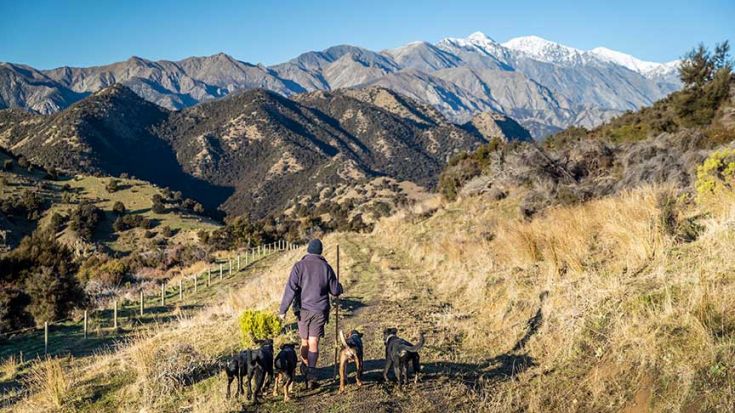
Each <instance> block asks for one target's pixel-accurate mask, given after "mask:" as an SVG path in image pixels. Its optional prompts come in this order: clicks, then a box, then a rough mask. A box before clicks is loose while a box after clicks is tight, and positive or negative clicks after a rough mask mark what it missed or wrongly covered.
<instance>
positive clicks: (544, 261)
mask: <svg viewBox="0 0 735 413" xmlns="http://www.w3.org/2000/svg"><path fill="white" fill-rule="evenodd" d="M666 191H670V189H669V188H643V189H640V190H636V191H633V192H629V193H625V194H622V195H620V196H616V197H611V198H606V199H600V200H596V201H592V202H588V203H585V204H581V205H576V206H568V207H558V208H552V209H549V210H547V211H545V212H544V213H543V215H541V216H537V217H535V218H534V219H533V220H531V221H527V220H524V219H522V218H521V217H520V215H519V213H518V200H519V199H521V198H522V194H516V195H515V196H513V195H512V196H510V197H508V198H506V199H504V200H502V201H488V200H486V199H482V198H466V199H463V200H460V201H458V202H457V203H453V204H450V205H445V206H443V207H439V209H438V210H437V212H436V213H435V214H434V215H433V216H432V217H431V218H428V219H427V218H422V219H409V218H411V217H412V216H415V214H398V215H396V216H393V217H390V218H386V219H383V220H382V221H381V222H380V223H379V224H378V225H377V227H376V229H375V231H374V232H373V233H372V234H368V235H356V234H335V235H330V236H328V237H327V238H326V239H325V240H324V242H325V245H327V246H332V245H334V244H335V243H336V242H337V240H342V241H345V240H349V241H350V243H352V244H354V245H357V247H355V248H354V249H353V250H352V251H351V252H348V253H345V254H344V255H343V267H342V268H343V282H344V283H345V285H346V286H348V288H349V286H350V285H352V283H358V282H360V277H365V278H364V279H367V278H368V276H367V274H366V273H365V274H361V273H360V271H366V272H367V271H377V272H378V274H373V275H372V276H371V277H373V278H370V279H371V280H373V281H372V282H373V283H374V284H375V285H374V286H373V287H372V288H375V289H377V290H379V291H380V297H381V299H388V300H392V301H394V302H401V303H403V302H409V301H408V300H411V299H412V297H414V296H421V294H419V293H420V292H425V291H430V292H431V296H432V297H434V298H435V299H436V300H438V301H439V303H431V304H442V306H441V307H439V308H441V310H433V309H434V308H437V306H434V307H429V306H428V304H430V303H423V302H421V301H420V300H416V301H410V302H412V303H413V304H412V306H421V305H424V304H426V305H427V308H431V309H432V310H429V311H433V312H431V313H430V314H428V315H427V317H428V318H429V320H430V322H431V323H434V326H435V327H436V328H437V329H438V330H442V331H452V332H456V333H457V334H456V336H457V337H459V338H460V342H459V347H458V348H454V347H453V348H452V350H451V351H448V352H447V353H446V354H445V355H444V356H442V357H443V359H442V360H440V361H451V362H460V363H472V364H475V365H476V366H477V367H476V368H475V369H474V371H473V374H474V376H471V377H468V378H467V383H469V384H470V385H471V386H470V388H471V391H469V393H468V392H467V390H466V389H465V388H464V387H461V388H454V387H451V386H450V385H447V386H448V387H446V390H447V391H446V392H440V394H444V395H445V397H447V398H452V397H458V398H468V399H470V403H471V404H472V406H474V408H475V409H474V410H480V411H530V412H546V411H563V412H567V411H579V412H588V411H596V412H608V411H609V412H616V411H646V410H651V411H727V409H728V408H730V407H731V406H733V405H735V275H733V274H735V249H733V248H732V246H733V245H735V203H734V202H733V201H732V198H729V197H723V198H722V199H721V200H720V201H719V203H718V204H717V207H716V208H710V206H697V205H690V206H685V207H684V208H685V210H684V211H682V215H684V216H692V215H697V214H700V213H708V215H706V216H707V217H706V218H705V219H704V220H703V221H702V222H701V223H702V224H703V226H704V228H705V230H704V232H703V233H702V234H701V235H700V236H699V238H698V239H697V240H696V241H693V242H691V243H682V242H679V241H677V240H676V239H674V238H673V237H671V236H670V235H667V234H666V231H664V230H663V228H661V227H660V225H661V219H660V213H661V211H660V210H659V206H658V203H657V198H658V197H659V194H660V193H661V192H666ZM437 206H438V205H437ZM302 254H303V251H292V252H287V253H284V254H282V255H281V256H279V257H278V258H276V259H275V260H274V261H273V263H272V264H271V265H269V266H267V267H263V268H262V271H261V272H260V275H259V276H257V277H253V278H251V279H249V281H248V282H247V283H246V284H245V285H244V286H243V287H242V288H240V289H237V290H233V291H229V292H226V294H225V295H224V296H223V299H222V302H221V303H220V304H218V305H215V306H211V307H209V308H207V309H205V310H204V311H202V312H200V313H199V314H197V315H195V316H193V317H191V318H182V319H180V320H179V321H178V322H176V323H173V324H172V325H168V326H166V328H161V329H159V330H151V331H149V332H147V333H146V334H145V335H141V336H139V337H137V338H135V339H134V340H132V341H131V342H130V343H127V344H126V345H125V346H123V347H122V348H121V349H120V350H119V351H117V352H115V353H111V354H106V355H100V356H96V357H94V358H92V360H90V361H89V362H88V363H86V364H84V365H83V366H77V367H76V368H75V371H74V377H75V382H76V383H82V385H81V386H80V390H79V391H80V392H92V391H94V390H93V389H94V384H95V383H99V382H101V381H104V380H105V377H109V376H115V377H123V378H124V379H120V380H119V385H118V386H117V387H114V388H112V389H108V390H106V392H107V393H106V394H108V396H106V397H107V398H108V399H109V400H112V402H111V403H112V405H113V406H115V408H116V409H118V410H120V411H178V410H181V409H184V410H187V411H193V412H205V411H207V412H208V411H215V412H218V411H233V410H235V411H236V410H238V409H240V408H242V406H241V405H238V404H236V403H235V402H234V401H233V400H226V399H224V395H223V389H222V380H211V379H209V378H211V377H212V375H214V374H218V373H216V371H218V370H217V365H218V364H217V363H218V362H220V361H222V360H223V359H224V358H226V357H227V356H229V355H230V354H232V352H234V351H236V350H238V346H239V344H238V343H239V341H240V337H239V333H236V332H237V331H238V329H237V321H236V318H237V316H238V315H239V314H240V312H241V311H242V310H244V309H246V308H255V309H266V310H275V309H276V306H277V304H278V301H279V300H280V297H281V294H282V289H283V283H284V281H285V279H286V277H287V274H288V272H289V270H290V267H291V265H292V263H293V262H294V261H295V260H296V259H298V258H299V257H300V256H301V255H302ZM325 255H326V256H327V258H328V259H330V261H332V262H333V261H334V249H333V248H328V249H327V251H326V253H325ZM368 266H369V267H370V268H374V269H375V270H369V269H368ZM388 275H390V276H388ZM361 288H363V289H366V288H368V286H362V287H361ZM368 295H369V294H368ZM541 297H543V299H542V298H541ZM376 305H380V304H376ZM381 310H382V308H370V307H369V306H368V307H366V308H364V309H363V311H365V312H369V311H381ZM535 314H540V316H539V317H540V319H541V322H540V323H538V325H537V326H536V330H535V331H533V332H532V333H531V334H528V330H529V327H528V321H529V319H531V318H532V317H533V316H534V315H535ZM407 333H408V334H413V333H414V332H413V331H410V332H407ZM524 335H527V337H525V338H524V339H523V340H521V338H522V337H524ZM439 339H440V337H438V336H437V337H428V340H430V341H429V343H430V346H432V347H435V348H439V347H441V346H443V345H444V343H443V342H440V341H439ZM522 357H527V358H528V359H530V360H532V363H533V364H532V365H531V367H530V368H528V369H523V368H520V369H519V370H518V373H517V374H516V375H515V376H514V377H513V379H512V380H509V379H508V377H507V376H506V373H507V372H506V371H502V370H499V368H500V367H499V366H500V365H501V364H502V361H499V360H502V359H503V358H506V359H511V360H513V359H520V358H522ZM440 382H441V381H437V384H436V385H437V386H439V385H440V384H439V383H440ZM450 390H451V391H450ZM162 392H163V393H164V395H163V396H161V394H162ZM36 399H42V400H45V399H47V397H46V396H42V392H36V393H33V394H32V395H31V396H30V397H29V398H28V399H27V400H26V401H24V402H23V403H21V404H20V405H19V406H17V411H30V410H32V409H26V406H31V405H32V403H33V402H35V400H36ZM59 400H63V397H61V398H59ZM46 403H47V404H49V405H51V403H48V402H46ZM405 403H407V404H402V405H401V407H402V408H404V410H405V411H431V408H432V407H433V406H436V405H437V404H436V403H435V401H431V400H430V399H427V398H425V396H424V395H423V394H416V397H414V398H409V400H408V401H407V402H405ZM62 405H63V403H62ZM440 405H452V403H451V401H450V402H446V401H442V403H440ZM86 410H88V411H95V410H98V409H97V406H95V405H89V406H87V407H86Z"/></svg>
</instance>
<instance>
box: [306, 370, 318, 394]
mask: <svg viewBox="0 0 735 413" xmlns="http://www.w3.org/2000/svg"><path fill="white" fill-rule="evenodd" d="M306 388H307V389H308V390H314V389H316V388H319V383H318V382H317V381H316V367H309V368H308V370H307V372H306Z"/></svg>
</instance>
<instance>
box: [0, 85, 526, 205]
mask: <svg viewBox="0 0 735 413" xmlns="http://www.w3.org/2000/svg"><path fill="white" fill-rule="evenodd" d="M493 138H500V139H503V140H508V139H521V140H528V139H531V136H530V134H529V133H528V131H526V130H525V129H524V128H523V127H521V126H520V125H519V124H518V123H516V122H515V121H513V120H512V119H510V118H507V117H505V116H503V115H500V114H487V113H485V114H480V115H478V116H477V117H476V118H474V119H473V120H472V121H471V122H468V123H467V124H466V125H463V126H458V125H456V124H454V123H451V122H448V121H447V120H446V119H445V118H444V116H443V115H441V113H439V112H438V111H437V110H436V109H434V108H433V107H431V106H430V105H426V104H422V103H419V102H416V101H414V100H413V99H411V98H407V97H404V96H401V95H399V94H397V93H396V92H393V91H391V90H388V89H382V88H378V87H368V88H361V89H341V90H337V91H333V92H331V91H315V92H309V93H302V94H298V95H294V96H292V97H291V98H286V97H284V96H281V95H280V94H278V93H275V92H271V91H267V90H264V89H253V90H245V91H241V92H238V93H232V94H230V95H229V96H227V97H225V98H223V99H217V100H213V101H210V102H205V103H202V104H200V105H196V106H194V107H190V108H187V109H183V110H180V111H170V110H168V109H165V108H162V107H160V106H157V105H156V104H154V103H151V102H148V101H146V100H144V99H142V98H141V97H140V96H139V95H138V94H136V93H134V92H133V91H132V90H131V89H129V88H128V87H126V86H123V85H122V84H115V85H113V86H110V87H107V88H104V89H102V90H100V91H97V92H95V93H93V94H92V95H89V96H87V97H86V98H84V99H82V100H81V101H79V102H77V103H75V104H73V105H71V106H70V107H68V108H66V109H64V110H62V111H60V112H57V113H54V114H50V115H40V114H32V113H28V112H24V111H21V110H18V109H7V110H0V147H2V148H5V149H6V150H8V151H10V152H12V153H13V154H15V155H19V156H20V155H22V156H24V157H26V158H27V159H29V160H31V161H32V162H33V163H34V164H37V165H42V166H44V167H46V168H55V169H57V170H61V171H65V172H72V173H83V174H103V175H112V176H118V175H120V174H122V173H126V174H128V175H131V176H135V177H137V178H140V179H144V180H147V181H150V182H153V183H155V184H158V185H160V186H167V187H170V188H172V189H175V190H180V191H182V192H184V194H186V196H189V197H192V198H195V199H197V200H199V201H201V202H202V203H203V204H205V206H207V207H208V208H210V209H215V208H220V209H222V210H224V211H225V212H226V213H228V214H233V215H239V214H242V213H249V214H251V215H253V216H255V217H263V216H266V215H268V214H269V213H277V212H278V211H280V210H282V209H283V208H284V207H285V206H286V205H287V203H288V201H289V200H291V199H294V198H295V197H297V196H300V195H309V194H313V193H316V192H317V191H318V190H319V189H320V188H322V187H324V186H325V185H326V186H329V185H336V184H339V183H345V182H347V183H351V182H356V181H358V182H359V181H361V180H362V179H363V178H366V179H369V178H373V177H378V176H388V177H392V178H396V179H398V180H408V181H412V182H415V183H417V184H420V185H425V186H431V185H433V184H434V183H435V182H436V179H437V177H438V175H439V172H440V171H441V170H442V168H443V167H444V165H445V163H446V160H447V158H448V157H449V156H451V155H452V154H454V153H456V152H458V151H464V150H468V149H472V148H474V147H476V146H477V145H479V144H481V143H484V142H487V141H489V140H490V139H493Z"/></svg>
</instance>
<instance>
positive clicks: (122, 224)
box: [112, 214, 153, 232]
mask: <svg viewBox="0 0 735 413" xmlns="http://www.w3.org/2000/svg"><path fill="white" fill-rule="evenodd" d="M152 227H153V225H152V221H151V220H149V219H148V218H146V217H144V216H142V215H137V214H135V215H122V216H120V217H118V218H117V219H116V220H115V222H114V223H113V224H112V229H113V230H114V231H115V232H122V231H127V230H129V229H131V228H152Z"/></svg>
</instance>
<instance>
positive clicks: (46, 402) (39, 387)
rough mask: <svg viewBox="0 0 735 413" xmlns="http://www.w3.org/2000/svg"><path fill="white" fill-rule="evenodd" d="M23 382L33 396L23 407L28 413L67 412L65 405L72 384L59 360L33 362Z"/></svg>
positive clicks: (48, 359) (49, 359)
mask: <svg viewBox="0 0 735 413" xmlns="http://www.w3.org/2000/svg"><path fill="white" fill-rule="evenodd" d="M24 381H25V384H26V387H27V388H28V389H29V391H30V392H31V393H32V394H33V397H31V398H29V399H28V403H27V404H26V406H25V408H26V409H28V411H36V412H37V411H65V410H69V409H68V406H67V403H68V402H69V398H70V394H71V390H72V385H73V384H72V380H71V378H70V377H69V376H68V375H67V373H66V372H65V371H64V367H63V366H62V364H61V360H60V359H58V358H47V359H45V360H39V361H36V362H34V363H33V365H32V366H31V368H30V371H29V373H28V375H27V376H26V377H25V379H24Z"/></svg>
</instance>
